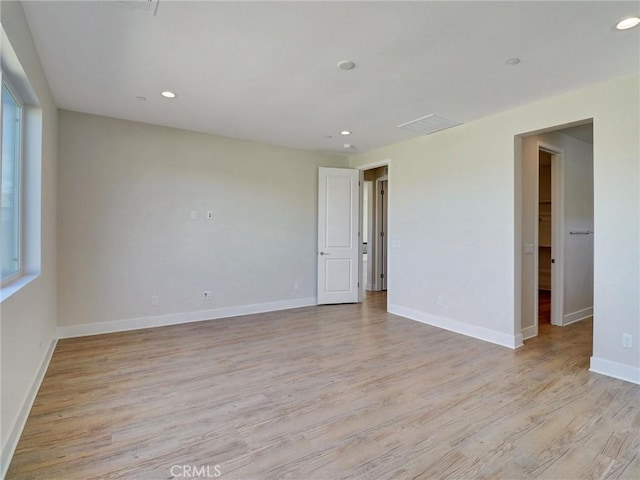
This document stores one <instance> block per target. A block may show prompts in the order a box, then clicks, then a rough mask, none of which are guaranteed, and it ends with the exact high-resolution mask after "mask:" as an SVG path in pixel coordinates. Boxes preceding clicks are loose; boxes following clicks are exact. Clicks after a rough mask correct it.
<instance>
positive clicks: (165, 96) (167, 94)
mask: <svg viewBox="0 0 640 480" xmlns="http://www.w3.org/2000/svg"><path fill="white" fill-rule="evenodd" d="M160 95H162V96H163V97H164V98H176V97H177V95H176V94H175V93H173V92H170V91H169V90H165V91H164V92H162V93H161V94H160Z"/></svg>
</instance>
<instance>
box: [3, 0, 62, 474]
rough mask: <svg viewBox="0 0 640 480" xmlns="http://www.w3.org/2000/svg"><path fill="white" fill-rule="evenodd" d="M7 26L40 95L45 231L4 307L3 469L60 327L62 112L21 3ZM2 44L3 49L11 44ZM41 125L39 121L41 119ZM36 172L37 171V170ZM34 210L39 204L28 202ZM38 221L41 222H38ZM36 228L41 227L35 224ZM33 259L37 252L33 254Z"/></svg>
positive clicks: (12, 5) (6, 9)
mask: <svg viewBox="0 0 640 480" xmlns="http://www.w3.org/2000/svg"><path fill="white" fill-rule="evenodd" d="M1 20H2V28H3V29H4V31H5V33H6V34H7V37H8V40H9V43H10V44H11V47H12V49H13V51H14V53H15V54H16V55H17V58H18V61H19V62H20V65H21V67H22V70H23V71H24V73H25V74H26V76H27V78H28V80H29V83H30V84H31V87H32V88H33V91H34V93H35V95H36V96H37V98H38V100H39V102H40V107H41V109H42V111H41V115H42V117H41V119H42V145H41V150H42V155H41V158H42V164H41V172H42V181H41V183H39V182H32V181H31V180H29V181H30V185H37V187H38V188H40V191H39V192H36V195H33V196H32V195H30V197H31V198H30V199H27V204H29V202H30V201H31V200H33V199H39V200H40V203H41V205H40V206H39V207H40V208H39V213H40V217H41V220H40V219H37V220H40V221H41V225H40V226H39V227H38V226H33V225H30V226H29V229H30V232H37V231H38V230H39V232H40V239H41V242H40V248H41V258H40V271H41V274H40V276H39V277H37V278H36V279H35V280H33V281H32V282H31V283H29V284H28V285H26V286H25V287H24V288H22V289H21V290H19V291H18V292H16V293H14V294H13V295H11V296H10V297H9V298H7V299H5V300H4V301H3V302H2V305H1V307H0V313H1V317H2V318H1V320H0V337H1V341H0V343H1V350H2V351H1V364H2V365H1V378H2V385H1V387H2V388H1V390H2V393H1V397H0V401H1V422H0V423H1V424H2V427H1V429H0V431H1V433H0V435H1V439H2V460H1V465H0V475H1V472H4V470H5V469H6V468H7V467H8V465H7V463H8V460H9V457H10V454H11V450H12V449H13V448H14V447H15V443H16V442H17V440H18V438H17V436H18V435H19V434H20V432H21V429H22V423H23V422H24V421H25V420H26V416H27V415H28V413H29V412H28V407H29V405H30V402H31V400H32V399H33V396H35V393H36V392H35V390H34V389H35V388H37V387H38V386H39V383H38V376H39V374H40V373H41V369H42V367H43V362H46V360H47V358H48V355H47V354H48V352H49V351H50V349H51V348H52V347H53V342H54V341H55V338H56V337H55V329H56V310H57V307H56V293H57V292H56V276H57V274H56V204H57V202H56V162H57V159H56V150H57V146H56V142H57V110H56V107H55V105H54V103H53V100H52V97H51V94H50V92H49V87H48V85H47V82H46V78H45V75H44V72H43V70H42V66H41V65H40V61H39V58H38V54H37V52H36V48H35V45H34V43H33V40H32V38H31V34H30V32H29V27H28V24H27V21H26V18H25V16H24V12H23V11H22V6H21V4H20V3H19V2H2V10H1ZM7 47H8V46H7V45H3V49H4V48H7ZM36 123H37V122H36ZM36 170H37V169H36ZM29 206H30V208H34V207H35V208H36V210H37V207H38V206H33V205H31V204H29ZM36 223H39V222H38V221H37V222H36ZM36 227H37V228H36ZM32 258H33V256H32Z"/></svg>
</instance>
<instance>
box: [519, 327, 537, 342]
mask: <svg viewBox="0 0 640 480" xmlns="http://www.w3.org/2000/svg"><path fill="white" fill-rule="evenodd" d="M537 336H538V326H537V325H532V326H530V327H527V328H523V329H522V338H523V340H528V339H529V338H533V337H537Z"/></svg>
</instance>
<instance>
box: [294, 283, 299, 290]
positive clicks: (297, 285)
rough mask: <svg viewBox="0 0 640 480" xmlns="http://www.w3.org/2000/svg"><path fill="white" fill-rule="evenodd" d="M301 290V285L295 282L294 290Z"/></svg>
mask: <svg viewBox="0 0 640 480" xmlns="http://www.w3.org/2000/svg"><path fill="white" fill-rule="evenodd" d="M299 288H300V284H299V283H298V282H295V283H294V284H293V289H294V290H298V289H299Z"/></svg>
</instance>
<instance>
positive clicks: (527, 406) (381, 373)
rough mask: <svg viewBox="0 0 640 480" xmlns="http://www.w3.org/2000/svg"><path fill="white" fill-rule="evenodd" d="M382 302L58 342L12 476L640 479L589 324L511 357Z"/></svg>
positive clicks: (628, 387)
mask: <svg viewBox="0 0 640 480" xmlns="http://www.w3.org/2000/svg"><path fill="white" fill-rule="evenodd" d="M384 303H385V295H384V294H378V295H370V296H369V301H368V302H367V303H365V304H364V305H340V306H323V307H310V308H303V309H297V310H289V311H285V312H276V313H269V314H262V315H256V316H247V317H239V318H233V319H228V320H215V321H211V322H201V323H194V324H188V325H178V326H171V327H164V328H157V329H150V330H139V331H134V332H126V333H116V334H109V335H101V336H93V337H84V338H78V339H68V340H62V341H60V343H59V344H58V347H57V349H56V351H55V354H54V357H53V360H52V362H51V366H50V368H49V371H48V372H47V374H46V377H45V379H44V383H43V385H42V388H41V389H40V392H39V394H38V397H37V399H36V402H35V405H34V407H33V410H32V411H31V415H30V417H29V420H28V422H27V425H26V428H25V430H24V434H23V436H22V439H21V440H20V443H19V445H18V448H17V451H16V454H15V457H14V459H13V462H12V464H11V466H10V469H9V473H8V477H7V478H8V479H39V480H40V479H60V480H73V479H83V480H84V479H112V478H127V479H136V480H143V479H169V478H174V477H176V478H185V477H180V476H179V475H182V474H183V473H184V470H182V467H180V466H181V465H187V466H189V468H191V467H190V466H195V467H196V468H198V469H199V468H205V467H207V466H208V467H209V470H208V474H209V478H213V476H214V474H215V473H216V472H217V471H220V473H221V474H222V475H221V477H220V478H222V479H303V480H308V479H343V478H358V479H367V480H369V479H377V478H385V479H405V478H406V479H409V478H425V479H441V478H465V479H476V478H505V479H520V478H523V479H524V478H544V479H586V478H626V479H638V478H640V455H639V449H640V434H639V432H640V406H639V399H640V387H638V386H634V385H632V384H629V383H625V382H623V381H619V380H615V379H612V378H608V377H605V376H601V375H597V374H594V373H590V372H588V370H587V369H588V366H589V357H590V355H591V330H592V325H591V323H590V322H589V321H583V322H579V323H577V324H573V325H570V326H568V327H552V326H551V325H549V326H545V327H544V328H541V335H540V336H539V337H537V338H534V339H532V340H530V341H527V343H526V345H525V346H524V347H523V348H521V349H518V350H516V351H511V350H509V349H507V348H503V347H499V346H495V345H491V344H488V343H485V342H481V341H478V340H474V339H472V338H468V337H464V336H461V335H457V334H454V333H450V332H447V331H444V330H440V329H437V328H433V327H429V326H426V325H423V324H420V323H417V322H413V321H411V320H406V319H403V318H400V317H396V316H394V315H389V314H386V313H385V312H384ZM216 465H218V469H219V470H216V468H215V466H216ZM173 466H179V467H178V469H176V468H175V467H174V468H173V470H172V467H173ZM191 472H193V470H191ZM199 472H200V473H202V472H205V470H199ZM172 474H173V476H172Z"/></svg>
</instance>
